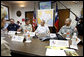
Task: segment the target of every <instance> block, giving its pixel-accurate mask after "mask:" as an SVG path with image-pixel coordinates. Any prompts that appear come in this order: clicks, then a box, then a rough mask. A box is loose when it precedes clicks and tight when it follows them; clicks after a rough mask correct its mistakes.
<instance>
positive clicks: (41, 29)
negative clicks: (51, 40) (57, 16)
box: [35, 20, 50, 36]
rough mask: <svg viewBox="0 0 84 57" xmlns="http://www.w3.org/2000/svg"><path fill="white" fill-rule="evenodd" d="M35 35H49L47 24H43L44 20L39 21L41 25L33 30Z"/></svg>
mask: <svg viewBox="0 0 84 57" xmlns="http://www.w3.org/2000/svg"><path fill="white" fill-rule="evenodd" d="M35 33H36V35H37V36H39V35H40V36H43V35H46V36H47V35H49V33H50V31H49V28H48V26H46V25H45V21H44V20H42V21H41V25H39V26H38V27H37V29H36V31H35Z"/></svg>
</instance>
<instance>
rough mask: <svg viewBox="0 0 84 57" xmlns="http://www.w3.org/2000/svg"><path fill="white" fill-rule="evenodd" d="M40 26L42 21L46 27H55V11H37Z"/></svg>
mask: <svg viewBox="0 0 84 57" xmlns="http://www.w3.org/2000/svg"><path fill="white" fill-rule="evenodd" d="M37 20H38V25H39V24H41V20H45V25H47V26H49V27H52V26H53V9H44V10H38V11H37Z"/></svg>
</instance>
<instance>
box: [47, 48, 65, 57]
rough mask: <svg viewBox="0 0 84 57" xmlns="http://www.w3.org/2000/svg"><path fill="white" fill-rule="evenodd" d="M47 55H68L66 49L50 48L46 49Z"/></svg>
mask: <svg viewBox="0 0 84 57" xmlns="http://www.w3.org/2000/svg"><path fill="white" fill-rule="evenodd" d="M46 56H66V53H65V52H64V50H55V49H49V48H47V50H46Z"/></svg>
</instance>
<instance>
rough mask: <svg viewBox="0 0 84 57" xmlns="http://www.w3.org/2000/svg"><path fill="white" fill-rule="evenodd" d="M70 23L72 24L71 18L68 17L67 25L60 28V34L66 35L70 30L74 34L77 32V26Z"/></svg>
mask: <svg viewBox="0 0 84 57" xmlns="http://www.w3.org/2000/svg"><path fill="white" fill-rule="evenodd" d="M70 24H71V19H70V18H67V19H66V21H65V25H64V26H62V28H61V29H60V30H59V32H58V34H60V35H64V34H66V33H67V32H70V34H71V35H72V34H73V33H74V32H76V33H77V30H76V29H75V28H73V27H72V26H71V25H70Z"/></svg>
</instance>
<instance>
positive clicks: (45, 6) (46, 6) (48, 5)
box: [40, 1, 51, 9]
mask: <svg viewBox="0 0 84 57" xmlns="http://www.w3.org/2000/svg"><path fill="white" fill-rule="evenodd" d="M40 9H51V1H49V2H40Z"/></svg>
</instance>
